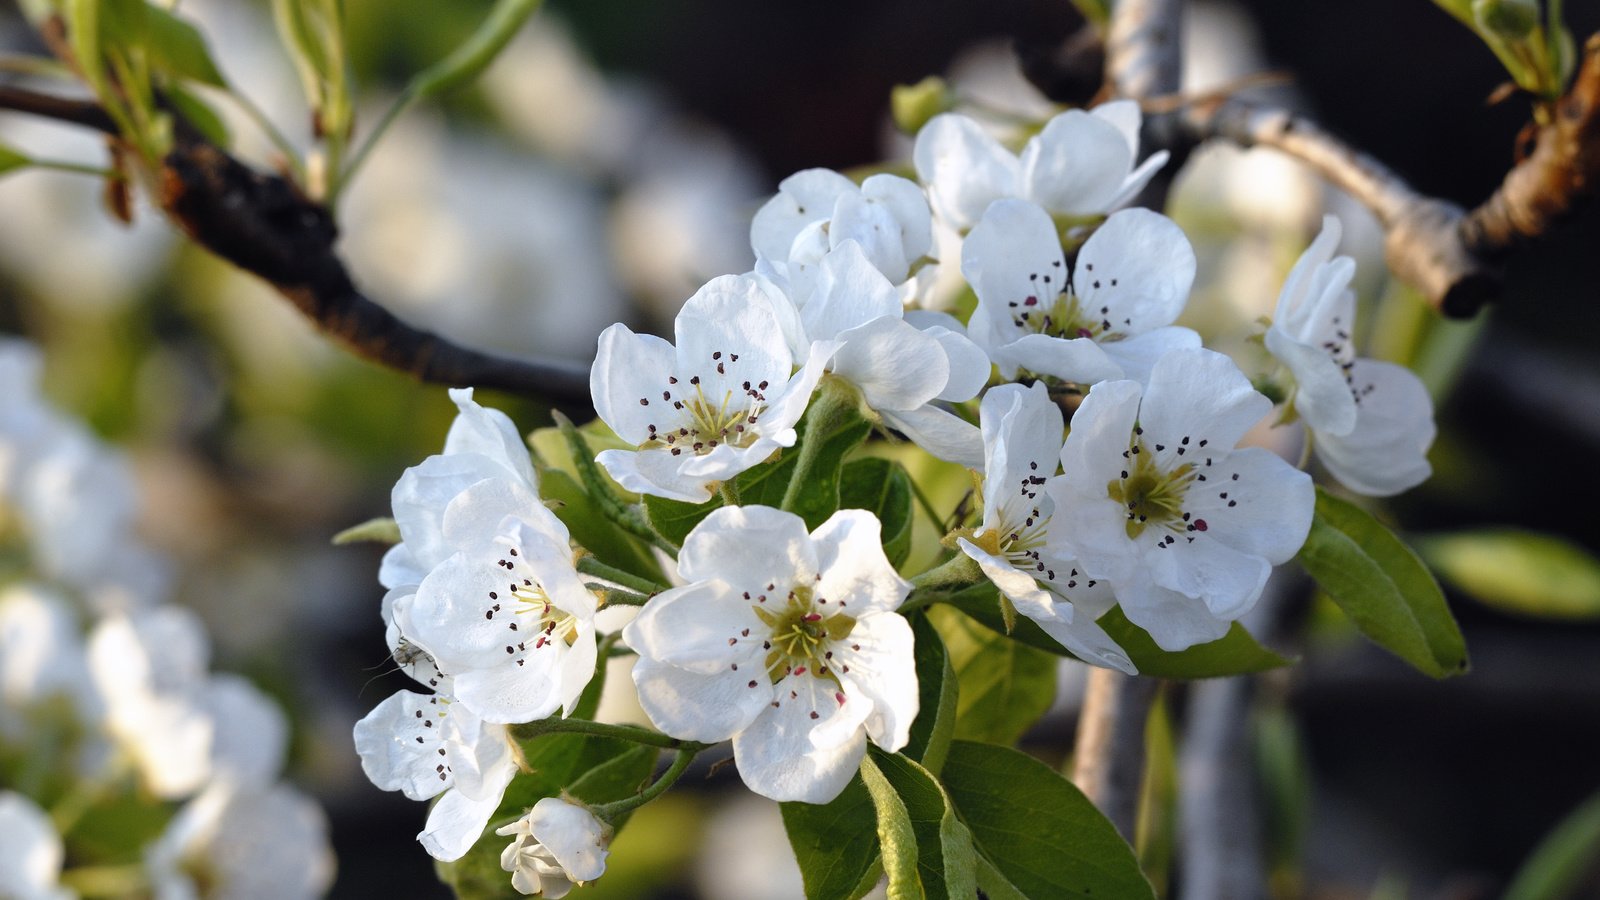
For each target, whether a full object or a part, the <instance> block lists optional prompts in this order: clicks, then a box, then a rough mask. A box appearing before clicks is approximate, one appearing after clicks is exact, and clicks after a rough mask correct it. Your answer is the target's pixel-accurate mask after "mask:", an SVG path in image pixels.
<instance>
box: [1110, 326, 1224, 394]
mask: <svg viewBox="0 0 1600 900" xmlns="http://www.w3.org/2000/svg"><path fill="white" fill-rule="evenodd" d="M1099 346H1100V349H1101V350H1102V351H1104V353H1105V355H1106V359H1107V360H1109V361H1110V362H1111V364H1112V365H1114V366H1116V367H1117V368H1118V369H1120V370H1122V374H1121V375H1119V376H1117V377H1119V378H1128V379H1131V380H1133V381H1137V382H1140V383H1142V384H1148V383H1149V382H1150V372H1151V370H1153V369H1154V368H1155V366H1156V363H1158V362H1160V361H1161V357H1163V356H1166V355H1167V354H1168V353H1171V352H1172V351H1174V350H1195V349H1199V347H1200V335H1199V334H1197V333H1195V332H1194V331H1192V330H1190V329H1188V328H1183V327H1181V326H1178V325H1167V326H1164V327H1162V328H1156V329H1152V330H1150V331H1146V332H1144V333H1143V334H1136V335H1133V336H1132V337H1130V338H1127V339H1126V340H1121V341H1106V342H1105V343H1103V344H1100V345H1099Z"/></svg>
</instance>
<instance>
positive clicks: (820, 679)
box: [622, 506, 917, 803]
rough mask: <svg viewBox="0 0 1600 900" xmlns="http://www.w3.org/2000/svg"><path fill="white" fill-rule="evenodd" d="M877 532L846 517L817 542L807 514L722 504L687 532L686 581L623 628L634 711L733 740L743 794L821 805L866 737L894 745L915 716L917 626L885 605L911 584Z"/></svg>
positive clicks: (896, 602)
mask: <svg viewBox="0 0 1600 900" xmlns="http://www.w3.org/2000/svg"><path fill="white" fill-rule="evenodd" d="M879 528H880V526H879V523H878V520H877V519H876V518H875V517H874V516H873V515H872V514H870V513H868V512H865V511H862V510H840V511H838V512H836V513H835V514H834V515H833V516H832V517H830V518H829V519H828V520H827V521H826V522H824V523H822V524H821V525H820V526H818V527H817V529H816V530H815V531H813V532H811V533H810V534H807V533H806V528H805V523H804V522H803V521H802V520H801V519H800V517H798V516H796V515H794V514H792V513H787V512H781V511H779V510H775V509H770V508H767V507H762V506H749V507H724V508H721V509H718V510H716V511H714V512H712V513H711V515H709V516H707V517H706V518H705V519H704V520H703V521H701V523H700V524H699V525H697V526H695V528H694V530H693V531H691V532H690V533H689V535H688V536H687V537H686V538H685V539H684V543H683V550H682V552H681V553H680V555H679V557H678V572H679V574H680V575H681V576H682V577H683V579H684V580H685V581H686V582H687V583H686V584H685V585H684V586H682V587H677V588H673V589H671V590H668V591H665V592H663V593H661V594H658V595H656V596H655V597H654V598H652V599H651V600H650V602H649V603H647V604H646V605H645V607H644V609H643V611H642V612H640V614H639V617H638V618H637V619H635V620H634V621H633V622H632V623H630V624H629V625H628V627H627V628H625V629H623V632H622V634H623V639H624V640H626V641H627V642H628V645H629V646H630V647H632V648H633V649H634V650H635V651H637V652H638V654H639V661H638V663H637V664H635V666H634V669H633V679H634V684H635V685H636V686H637V687H638V690H639V702H640V705H641V706H643V708H644V710H645V713H646V715H648V716H649V717H650V721H651V722H652V723H654V724H655V726H656V727H657V728H660V729H661V730H662V731H664V732H666V733H667V734H669V735H672V736H673V737H677V738H682V739H684V740H694V741H722V740H727V739H728V738H732V739H733V755H734V761H735V763H736V764H737V765H738V768H739V774H740V776H741V777H742V778H743V779H744V782H745V784H746V785H748V786H749V787H750V789H751V790H753V791H755V792H756V793H758V794H761V795H763V796H765V797H770V798H772V799H774V800H800V801H805V802H808V803H826V802H827V801H829V800H831V799H833V798H834V797H836V796H838V794H839V792H840V791H841V790H843V789H844V786H845V784H846V782H848V781H849V780H850V777H851V776H852V775H853V774H854V773H855V771H856V769H857V768H858V767H859V765H860V762H861V757H862V755H863V754H864V753H865V752H866V742H867V739H868V738H869V737H870V738H871V739H872V741H873V743H875V744H877V745H878V746H880V747H883V748H884V749H886V750H890V751H893V750H898V749H899V748H901V747H903V746H905V743H906V741H907V740H908V739H909V729H910V727H911V721H912V719H914V718H915V717H916V714H917V678H916V666H915V662H914V659H913V655H912V649H913V648H912V635H911V626H910V625H909V624H907V623H906V620H905V619H904V618H902V617H901V616H900V615H899V614H898V613H896V612H894V610H895V609H897V608H898V607H899V606H900V604H901V603H902V602H903V601H904V599H905V597H906V594H907V592H908V591H909V590H910V585H909V584H908V583H906V582H905V581H903V580H902V579H901V578H900V577H899V576H898V575H896V574H895V572H894V569H893V568H892V567H891V566H890V565H889V562H888V560H887V559H886V558H885V557H884V555H883V550H882V547H881V545H880V543H879Z"/></svg>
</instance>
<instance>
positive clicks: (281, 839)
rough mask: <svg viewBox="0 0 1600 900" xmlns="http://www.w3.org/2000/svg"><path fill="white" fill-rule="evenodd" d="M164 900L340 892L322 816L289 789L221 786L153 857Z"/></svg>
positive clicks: (197, 803) (158, 893)
mask: <svg viewBox="0 0 1600 900" xmlns="http://www.w3.org/2000/svg"><path fill="white" fill-rule="evenodd" d="M145 863H146V868H147V870H148V872H149V874H150V881H151V887H152V889H153V893H154V895H155V898H156V900H260V898H267V897H271V898H274V900H313V898H317V897H322V896H324V895H325V894H326V893H327V890H328V888H329V887H331V886H332V884H333V875H334V860H333V851H332V848H331V847H330V846H329V845H328V823H327V819H326V817H325V816H324V815H323V812H322V809H321V808H320V807H319V806H317V804H316V803H315V802H314V801H312V800H311V798H309V797H307V796H305V795H304V794H302V793H300V792H299V791H297V790H295V789H294V788H292V787H289V786H288V785H286V784H277V785H272V786H265V785H263V786H252V785H245V784H240V783H237V782H234V781H231V780H228V779H222V780H219V781H216V782H213V783H212V784H211V785H210V786H209V787H207V788H206V790H205V791H204V792H202V793H201V794H200V795H199V796H197V797H195V798H194V799H193V800H191V801H189V803H188V804H186V805H185V806H184V807H183V809H181V810H179V811H178V815H177V816H176V817H175V818H173V820H172V821H171V822H169V823H168V824H167V829H166V831H165V832H163V833H162V835H161V837H160V838H159V839H158V840H157V841H156V842H155V843H154V844H152V845H150V847H149V848H148V850H146V852H145Z"/></svg>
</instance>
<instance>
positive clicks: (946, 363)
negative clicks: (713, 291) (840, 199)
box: [758, 240, 989, 468]
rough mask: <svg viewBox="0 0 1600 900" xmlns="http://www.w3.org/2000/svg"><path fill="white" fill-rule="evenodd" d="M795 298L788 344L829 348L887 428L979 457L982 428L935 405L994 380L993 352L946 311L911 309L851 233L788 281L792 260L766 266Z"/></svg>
mask: <svg viewBox="0 0 1600 900" xmlns="http://www.w3.org/2000/svg"><path fill="white" fill-rule="evenodd" d="M758 271H764V273H765V276H766V277H768V278H770V279H771V280H772V282H773V283H774V284H775V286H776V287H777V293H778V294H781V295H782V296H784V297H786V298H787V299H788V300H789V304H790V305H789V307H788V308H781V311H782V313H783V315H782V320H781V321H782V324H783V325H784V331H785V334H786V336H787V337H788V340H789V346H790V349H791V350H792V351H793V352H794V354H795V356H796V357H798V356H800V355H801V354H803V353H806V352H807V350H806V348H809V347H812V346H814V345H819V344H820V345H822V346H828V347H831V348H833V349H832V354H831V355H830V356H829V357H828V370H829V371H830V372H832V373H833V374H834V375H835V376H837V377H838V378H840V379H842V380H844V381H847V382H849V383H850V384H852V385H854V386H855V387H856V388H857V389H858V390H859V391H860V392H861V398H862V400H863V402H865V404H866V405H867V407H868V408H870V409H871V410H872V411H873V412H874V413H876V414H877V415H878V416H879V417H881V418H882V419H883V420H884V422H886V423H887V424H888V425H890V426H891V427H894V428H896V429H899V430H900V431H902V432H904V433H905V434H906V436H907V437H909V438H911V440H912V441H914V442H916V443H917V444H918V445H919V446H921V447H922V448H923V449H925V450H927V451H928V452H929V453H932V454H933V455H934V456H937V457H939V458H940V459H945V460H949V461H951V462H956V463H960V464H962V465H965V466H969V467H972V468H976V467H977V466H979V465H981V464H982V459H983V456H982V443H981V439H980V438H979V435H978V429H976V428H974V427H973V426H972V425H971V424H970V423H968V422H966V421H965V420H963V419H961V418H959V417H957V416H956V415H954V414H953V413H950V412H948V411H946V410H944V409H940V408H939V407H938V406H936V405H935V404H936V403H937V402H939V401H950V402H961V401H964V400H970V399H972V398H973V397H974V396H976V395H977V393H978V391H979V390H981V389H982V388H983V386H984V384H986V383H987V382H988V380H989V359H988V356H987V355H986V354H985V353H984V352H983V350H982V349H980V348H979V347H978V346H977V345H975V344H974V343H972V341H971V340H970V339H968V338H967V336H966V333H965V330H964V329H962V327H961V325H960V323H959V322H957V321H956V320H955V319H954V318H952V317H950V316H945V315H941V314H938V313H930V312H923V311H915V310H914V311H912V312H911V313H909V314H907V313H905V312H904V311H903V305H902V304H901V302H900V300H899V299H898V297H897V296H896V294H895V290H894V287H893V285H891V284H890V283H889V279H888V278H886V277H885V276H884V275H883V273H882V272H881V271H879V270H878V269H877V268H876V267H875V266H874V264H873V262H872V261H871V260H870V259H868V258H867V255H866V251H865V250H864V249H863V247H862V245H860V244H858V243H857V242H856V241H854V240H846V241H844V242H843V243H841V244H839V245H838V246H837V247H834V248H833V249H831V250H829V251H827V252H826V253H825V254H823V255H822V256H820V257H817V258H816V260H815V261H814V262H813V263H811V264H810V265H809V268H808V269H807V270H806V271H805V281H804V282H803V283H799V284H796V283H791V282H790V281H789V280H788V276H789V274H790V273H794V272H796V271H798V266H797V265H795V264H788V265H787V266H786V265H785V264H781V263H780V264H768V265H764V266H763V267H762V269H761V270H758Z"/></svg>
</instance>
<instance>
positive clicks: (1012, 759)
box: [940, 741, 1155, 900]
mask: <svg viewBox="0 0 1600 900" xmlns="http://www.w3.org/2000/svg"><path fill="white" fill-rule="evenodd" d="M940 780H941V781H943V782H944V786H945V790H946V791H948V792H949V795H950V799H951V801H952V802H953V803H954V804H955V808H956V812H957V813H958V814H959V815H960V816H961V820H962V821H963V822H965V823H966V824H967V827H968V828H969V829H970V830H971V832H972V840H973V844H974V846H975V847H976V849H977V852H978V856H979V859H980V863H979V873H978V883H979V885H980V886H982V887H984V890H985V893H988V894H989V896H990V897H1019V896H1020V897H1051V898H1058V897H1061V898H1064V897H1084V898H1100V900H1104V898H1111V897H1114V898H1117V900H1146V898H1148V900H1154V897H1155V892H1154V891H1153V890H1152V889H1151V887H1150V882H1149V881H1147V880H1145V877H1144V874H1143V873H1142V872H1140V871H1139V862H1138V860H1137V859H1135V858H1134V855H1133V848H1132V847H1129V846H1128V843H1127V841H1124V840H1123V839H1122V837H1121V836H1120V835H1118V834H1117V830H1116V828H1115V827H1114V826H1112V824H1111V822H1110V821H1108V820H1107V819H1106V817H1105V816H1103V815H1101V814H1100V811H1099V810H1097V809H1095V808H1094V804H1093V803H1090V802H1089V800H1088V798H1087V797H1085V796H1083V794H1082V793H1081V792H1079V790H1078V789H1077V788H1076V787H1074V786H1073V785H1072V782H1070V781H1067V780H1066V779H1065V778H1062V777H1061V776H1060V775H1059V774H1057V773H1056V772H1055V770H1053V769H1051V768H1050V767H1049V766H1047V765H1045V764H1044V763H1041V762H1039V761H1038V760H1036V759H1034V758H1033V757H1031V756H1028V755H1027V754H1024V753H1019V752H1018V751H1016V750H1012V749H1010V748H1007V747H997V746H994V745H992V744H977V743H972V742H970V741H956V742H955V743H953V744H951V745H950V756H949V758H947V759H946V760H945V763H944V770H943V771H942V772H941V773H940ZM984 863H987V866H985V865H984Z"/></svg>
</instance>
